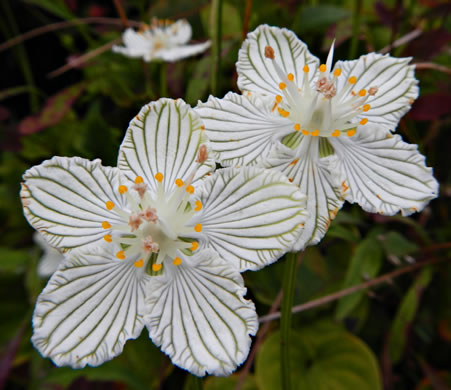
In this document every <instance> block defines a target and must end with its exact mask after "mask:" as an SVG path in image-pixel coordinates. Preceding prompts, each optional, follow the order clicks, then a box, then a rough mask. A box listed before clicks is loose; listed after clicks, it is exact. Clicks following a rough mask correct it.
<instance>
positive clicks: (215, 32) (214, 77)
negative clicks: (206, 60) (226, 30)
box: [210, 0, 222, 96]
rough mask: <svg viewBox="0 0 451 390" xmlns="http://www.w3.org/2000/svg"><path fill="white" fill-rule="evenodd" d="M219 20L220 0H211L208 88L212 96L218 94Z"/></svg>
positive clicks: (219, 64)
mask: <svg viewBox="0 0 451 390" xmlns="http://www.w3.org/2000/svg"><path fill="white" fill-rule="evenodd" d="M221 20H222V0H212V2H211V14H210V26H211V38H212V41H213V42H212V45H211V65H210V89H211V94H212V95H213V96H217V95H218V89H219V74H220V71H219V70H220V67H221Z"/></svg>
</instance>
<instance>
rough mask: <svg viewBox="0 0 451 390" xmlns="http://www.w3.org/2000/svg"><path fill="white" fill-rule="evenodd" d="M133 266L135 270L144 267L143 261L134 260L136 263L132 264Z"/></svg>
mask: <svg viewBox="0 0 451 390" xmlns="http://www.w3.org/2000/svg"><path fill="white" fill-rule="evenodd" d="M133 265H134V266H135V267H136V268H141V267H142V266H143V265H144V259H139V260H136V261H135V262H134V263H133Z"/></svg>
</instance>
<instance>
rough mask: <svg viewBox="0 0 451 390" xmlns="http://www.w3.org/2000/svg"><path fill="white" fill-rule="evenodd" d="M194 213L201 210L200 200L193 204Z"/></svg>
mask: <svg viewBox="0 0 451 390" xmlns="http://www.w3.org/2000/svg"><path fill="white" fill-rule="evenodd" d="M194 206H195V207H194V211H200V210H202V207H203V206H202V203H201V201H200V200H196V201H195V202H194Z"/></svg>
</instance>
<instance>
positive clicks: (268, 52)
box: [265, 46, 275, 60]
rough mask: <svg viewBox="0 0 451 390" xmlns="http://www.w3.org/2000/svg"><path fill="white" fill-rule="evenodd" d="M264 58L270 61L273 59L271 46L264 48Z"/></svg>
mask: <svg viewBox="0 0 451 390" xmlns="http://www.w3.org/2000/svg"><path fill="white" fill-rule="evenodd" d="M265 57H266V58H269V59H271V60H273V59H274V58H275V56H274V49H273V48H272V47H271V46H265Z"/></svg>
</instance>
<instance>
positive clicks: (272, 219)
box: [190, 167, 306, 271]
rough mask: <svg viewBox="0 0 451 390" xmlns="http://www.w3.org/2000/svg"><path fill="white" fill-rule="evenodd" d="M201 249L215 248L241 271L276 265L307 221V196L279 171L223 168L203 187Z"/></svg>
mask: <svg viewBox="0 0 451 390" xmlns="http://www.w3.org/2000/svg"><path fill="white" fill-rule="evenodd" d="M196 193H198V194H199V200H200V202H201V203H202V206H203V208H202V211H201V212H199V214H196V215H195V216H194V217H193V218H192V219H191V221H190V223H193V224H197V223H200V224H201V226H202V231H201V232H200V233H199V234H198V236H199V238H200V244H201V246H202V245H204V246H208V247H211V248H213V249H215V250H216V251H217V252H218V253H219V255H220V256H221V258H223V259H225V260H226V261H228V262H229V264H233V265H234V266H235V267H236V268H237V269H239V270H240V271H245V270H248V269H252V270H256V269H260V268H262V267H264V266H265V265H268V264H270V263H272V262H274V261H276V260H277V259H278V258H279V257H280V256H282V255H283V254H284V253H285V252H288V251H289V250H290V249H291V247H292V246H293V244H294V243H295V242H296V241H297V239H298V238H299V234H300V231H301V229H302V224H303V223H304V222H305V220H306V213H305V196H304V195H303V194H302V193H301V192H300V191H299V190H298V188H297V187H296V186H295V185H293V184H291V183H289V182H288V180H287V178H286V177H285V176H283V175H282V174H281V173H280V172H277V171H274V170H273V171H270V170H266V169H261V168H256V167H242V168H225V169H221V170H218V171H217V172H215V174H213V175H211V176H210V177H208V178H206V179H205V180H204V181H203V182H202V183H201V186H200V191H198V190H197V189H196Z"/></svg>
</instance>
